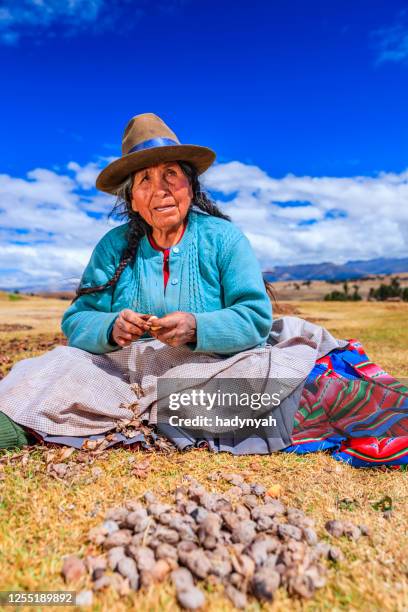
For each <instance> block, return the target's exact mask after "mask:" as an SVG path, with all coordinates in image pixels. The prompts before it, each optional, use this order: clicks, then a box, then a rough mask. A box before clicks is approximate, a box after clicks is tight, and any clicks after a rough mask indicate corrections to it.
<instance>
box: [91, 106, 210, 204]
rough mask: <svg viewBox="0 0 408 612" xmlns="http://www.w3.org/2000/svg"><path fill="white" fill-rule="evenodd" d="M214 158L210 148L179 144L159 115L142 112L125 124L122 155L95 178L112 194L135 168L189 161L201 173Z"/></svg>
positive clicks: (103, 189)
mask: <svg viewBox="0 0 408 612" xmlns="http://www.w3.org/2000/svg"><path fill="white" fill-rule="evenodd" d="M214 160H215V153H214V151H212V150H211V149H208V148H207V147H201V146H199V145H190V144H181V143H180V141H179V139H178V138H177V136H176V135H175V133H174V132H172V130H171V129H170V128H169V127H168V126H167V125H166V124H165V123H164V121H163V120H162V119H160V117H158V116H157V115H154V114H153V113H143V114H142V115H136V117H133V118H132V119H131V120H130V121H129V123H128V124H127V126H126V128H125V132H124V134H123V138H122V157H120V158H119V159H116V160H115V161H114V162H112V163H110V164H109V165H108V166H106V168H104V169H103V170H102V172H101V173H100V174H99V176H98V178H97V179H96V188H97V189H100V191H106V193H113V194H115V193H116V190H117V189H118V187H119V185H120V184H121V183H122V182H123V181H124V180H125V179H126V178H127V177H128V176H129V175H130V174H132V173H133V172H135V171H136V170H141V169H142V168H146V167H148V166H154V165H156V164H160V163H162V162H167V161H186V162H190V163H191V164H192V165H193V166H195V168H196V169H197V172H198V174H202V173H203V172H205V170H207V168H209V167H210V166H211V164H212V163H213V161H214Z"/></svg>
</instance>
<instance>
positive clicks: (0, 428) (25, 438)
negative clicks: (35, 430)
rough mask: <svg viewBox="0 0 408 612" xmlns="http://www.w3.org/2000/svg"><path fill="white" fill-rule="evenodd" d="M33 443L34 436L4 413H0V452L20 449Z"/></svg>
mask: <svg viewBox="0 0 408 612" xmlns="http://www.w3.org/2000/svg"><path fill="white" fill-rule="evenodd" d="M35 441H36V440H35V438H34V436H32V435H31V434H30V433H29V432H28V431H26V430H25V429H24V428H23V427H22V426H21V425H19V424H18V423H16V422H15V421H13V420H12V419H10V417H8V416H7V415H6V414H4V412H0V450H1V449H6V448H8V449H10V448H21V447H22V446H26V445H27V444H33V442H35Z"/></svg>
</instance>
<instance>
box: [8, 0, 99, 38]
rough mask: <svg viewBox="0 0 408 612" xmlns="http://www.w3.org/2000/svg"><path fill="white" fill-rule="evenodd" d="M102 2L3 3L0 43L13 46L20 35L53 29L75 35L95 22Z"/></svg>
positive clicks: (15, 0) (41, 0)
mask: <svg viewBox="0 0 408 612" xmlns="http://www.w3.org/2000/svg"><path fill="white" fill-rule="evenodd" d="M104 4H105V0H6V2H5V3H4V5H3V7H2V8H1V9H0V41H1V42H3V43H4V44H16V43H17V42H18V41H19V39H20V37H21V35H26V34H32V33H36V34H38V30H39V29H41V30H46V29H47V28H50V27H53V26H54V25H62V26H63V27H64V28H68V29H69V31H70V32H71V33H72V32H75V31H78V30H80V29H81V28H82V27H83V26H86V25H89V24H90V23H93V22H95V21H97V19H98V17H99V15H100V13H101V11H102V8H103V5H104Z"/></svg>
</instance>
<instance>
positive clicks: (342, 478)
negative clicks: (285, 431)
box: [0, 295, 408, 612]
mask: <svg viewBox="0 0 408 612" xmlns="http://www.w3.org/2000/svg"><path fill="white" fill-rule="evenodd" d="M68 304H69V302H67V301H63V300H57V299H44V298H39V297H38V298H36V297H33V298H28V299H22V300H17V301H10V300H9V299H8V297H7V296H5V297H4V296H1V295H0V372H1V373H2V374H3V375H5V374H6V373H7V372H8V371H9V370H10V368H11V367H12V365H13V363H15V362H16V361H18V360H20V359H24V358H25V357H31V356H35V355H39V354H41V353H43V352H44V351H46V350H49V349H50V348H52V346H54V345H55V344H57V343H60V342H62V341H63V336H62V334H61V332H60V329H59V322H60V318H61V315H62V313H63V311H64V310H65V309H66V308H67V306H68ZM280 308H281V311H282V309H283V310H284V311H285V314H287V315H294V316H301V317H303V318H306V319H309V320H312V321H313V322H316V323H319V324H321V325H324V326H325V327H327V328H328V329H329V330H330V331H331V332H332V333H333V334H334V335H335V336H337V337H340V338H358V339H360V340H361V341H362V342H363V345H364V347H365V348H366V350H367V353H368V355H369V357H370V358H371V359H372V360H373V361H376V362H377V363H379V364H380V365H382V366H383V367H384V368H385V369H386V370H387V371H388V372H390V373H391V374H393V375H394V376H396V377H397V378H403V377H404V376H405V377H408V325H407V322H408V304H404V303H382V304H381V303H367V302H362V303H354V304H351V303H327V302H313V301H308V302H301V301H296V302H290V304H289V305H285V304H281V305H280ZM277 312H278V309H277V308H276V309H275V313H277ZM277 316H279V315H277ZM10 326H11V328H10ZM50 452H51V451H50V449H49V448H44V447H41V446H37V447H33V448H31V449H28V450H26V451H20V452H14V451H7V452H4V451H3V452H1V451H0V590H63V589H65V588H66V585H65V584H64V582H63V580H62V578H61V576H60V570H61V565H62V557H63V555H67V554H70V553H75V554H78V555H80V556H83V555H85V554H90V553H92V552H93V551H94V548H95V546H94V545H93V544H90V543H89V542H88V541H87V534H88V531H89V529H90V528H91V527H93V526H95V525H97V524H100V522H101V520H102V518H103V515H104V512H105V510H106V508H108V507H110V506H112V505H119V504H121V503H122V502H123V501H124V500H129V499H134V498H137V497H138V496H140V495H141V494H142V493H143V492H144V491H145V490H147V489H151V490H154V491H155V492H156V493H160V494H162V495H163V496H164V497H165V498H166V496H168V495H169V492H170V491H171V490H172V489H173V487H174V486H175V485H176V484H178V483H180V482H181V479H182V477H183V475H186V474H191V475H193V476H195V477H196V478H197V479H198V480H199V481H200V482H202V483H204V484H205V485H206V486H207V487H208V488H209V490H219V488H220V484H219V483H218V482H216V481H209V480H208V479H207V477H208V475H209V474H210V473H214V472H217V471H218V470H226V469H228V470H229V471H237V472H241V473H244V474H245V475H246V477H247V479H249V480H251V481H258V482H261V483H262V484H264V485H265V486H267V487H271V486H272V485H280V489H281V499H282V501H283V502H284V503H287V504H290V505H294V506H298V507H301V508H303V510H304V511H305V512H307V513H308V514H309V515H310V516H312V517H313V518H315V520H316V522H317V531H318V535H319V537H321V538H323V539H327V540H329V536H328V534H327V533H326V532H325V530H324V523H325V521H327V520H329V519H334V518H339V519H348V520H352V521H354V522H355V523H357V524H361V523H364V524H366V525H367V526H368V527H369V530H370V535H369V537H367V538H364V539H360V540H359V541H357V542H353V541H349V540H346V539H343V538H341V539H340V540H338V541H336V544H338V546H339V547H340V548H341V550H342V551H343V553H344V555H345V559H344V561H341V562H340V563H339V564H337V565H336V564H334V563H331V564H330V565H329V569H328V582H327V585H326V586H325V587H324V588H323V589H321V590H318V591H317V595H316V597H314V598H313V599H312V600H309V601H306V602H301V601H298V600H289V599H288V597H287V595H286V594H285V593H284V592H283V591H282V590H279V592H278V595H277V597H276V600H275V602H274V603H272V604H267V605H264V606H262V607H261V606H260V605H259V604H258V603H256V602H254V601H253V602H251V603H250V605H249V606H248V610H253V611H255V610H261V609H264V610H273V611H275V610H276V611H285V612H286V611H287V610H308V611H309V610H310V611H312V610H313V611H314V610H332V611H336V610H347V611H348V610H361V611H367V610H369V611H370V612H371V611H377V610H378V611H380V610H381V611H382V610H384V611H395V610H398V611H405V612H406V611H407V610H408V531H407V524H408V481H407V472H406V471H405V472H403V471H396V470H390V469H371V470H368V469H355V468H352V467H350V466H347V465H344V464H340V463H337V462H336V461H334V460H333V459H331V458H330V456H327V455H325V454H315V455H309V456H303V457H297V456H291V455H285V454H274V455H271V456H249V457H232V456H230V455H227V454H219V455H215V454H211V453H209V452H207V451H191V452H188V453H178V452H171V453H170V454H165V453H164V454H163V453H160V454H159V453H151V454H149V455H146V453H143V452H142V451H133V452H132V451H128V450H123V449H114V450H112V451H107V452H105V453H103V454H101V455H93V454H89V455H88V456H87V457H85V458H84V453H83V452H82V453H78V452H77V451H75V452H74V453H73V454H72V455H71V456H70V457H69V458H66V459H65V460H63V461H66V462H73V463H74V465H76V466H78V469H77V471H76V473H75V476H74V477H73V478H70V479H57V478H55V477H52V476H51V475H50V473H49V470H48V466H49V463H50ZM53 452H54V453H55V452H56V451H53ZM146 459H147V460H148V461H147V467H146V469H145V470H144V471H143V473H142V472H141V470H140V469H137V466H138V465H140V464H141V462H144V461H145V460H146ZM95 467H98V468H100V470H97V471H95V470H94V468H95ZM385 497H388V498H390V500H391V503H392V512H391V513H390V514H385V515H384V512H382V511H381V510H380V509H378V505H377V502H379V501H381V500H382V499H384V498H385ZM89 580H90V579H89V577H84V578H82V579H81V581H80V582H79V583H78V584H77V585H75V590H77V591H79V590H81V589H84V588H89V585H90V582H89ZM206 596H207V602H208V603H207V607H206V608H205V609H206V610H210V611H216V612H218V611H223V610H231V609H232V607H231V605H230V604H229V603H228V601H227V600H226V599H225V598H224V597H223V595H222V590H221V589H220V588H218V587H212V588H209V589H208V590H207V591H206ZM25 609H28V608H25ZM32 609H34V608H32ZM37 609H38V608H37ZM51 609H52V608H51ZM55 609H56V610H57V609H59V608H55ZM88 609H89V608H88ZM91 609H92V610H106V611H108V610H109V611H110V610H115V611H116V610H119V611H121V610H132V609H137V610H143V611H147V610H149V611H152V610H154V611H155V610H166V611H170V610H175V609H177V606H176V604H175V599H174V590H173V587H171V586H170V585H169V584H167V583H166V584H163V585H162V586H160V587H156V588H153V587H152V588H150V589H149V590H147V591H146V592H144V593H138V594H133V595H128V596H126V597H124V598H123V599H118V596H117V595H116V594H115V593H114V592H113V591H110V590H107V591H105V592H101V593H99V594H98V595H97V596H95V597H94V603H93V606H92V608H91Z"/></svg>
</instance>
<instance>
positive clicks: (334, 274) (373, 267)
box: [263, 257, 408, 282]
mask: <svg viewBox="0 0 408 612" xmlns="http://www.w3.org/2000/svg"><path fill="white" fill-rule="evenodd" d="M404 272H408V257H405V258H402V259H385V258H383V257H379V258H377V259H369V260H368V261H360V260H351V261H347V262H346V263H345V264H334V263H331V262H329V261H327V262H323V263H317V264H301V265H297V266H275V267H274V268H271V269H270V270H265V272H264V273H263V275H264V278H265V279H266V280H268V281H270V282H276V281H286V280H329V281H330V280H346V279H353V278H362V277H364V276H369V275H371V274H374V275H376V274H401V273H404Z"/></svg>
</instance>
